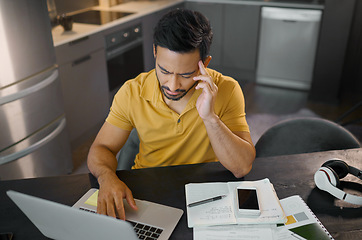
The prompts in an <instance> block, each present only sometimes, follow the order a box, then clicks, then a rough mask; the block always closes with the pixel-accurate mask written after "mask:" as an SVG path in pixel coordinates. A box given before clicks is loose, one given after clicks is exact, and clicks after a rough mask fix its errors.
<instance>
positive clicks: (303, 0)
mask: <svg viewBox="0 0 362 240" xmlns="http://www.w3.org/2000/svg"><path fill="white" fill-rule="evenodd" d="M185 1H188V0H148V1H131V2H126V3H122V4H119V5H117V6H113V7H93V8H91V9H93V10H104V11H118V12H132V13H133V14H131V15H128V16H125V17H123V18H121V19H117V20H114V21H112V22H110V23H106V24H103V25H93V24H83V23H73V28H72V30H71V31H64V30H63V27H62V26H60V25H58V26H56V27H54V28H53V29H52V35H53V43H54V46H55V47H57V46H60V45H63V44H66V43H69V42H72V41H75V40H77V39H80V38H83V37H86V36H89V35H91V34H95V33H98V32H102V31H104V30H107V29H109V28H112V27H115V26H117V25H120V24H122V23H126V22H129V21H132V20H135V19H138V18H140V17H143V16H145V15H147V14H150V13H152V12H156V11H159V10H162V9H165V8H168V7H172V6H173V5H176V4H179V3H182V2H185ZM190 1H193V2H205V3H206V2H207V3H234V4H235V3H240V4H248V5H260V6H275V7H278V6H283V7H299V8H313V9H323V8H324V5H323V3H324V0H190ZM88 10H89V9H88Z"/></svg>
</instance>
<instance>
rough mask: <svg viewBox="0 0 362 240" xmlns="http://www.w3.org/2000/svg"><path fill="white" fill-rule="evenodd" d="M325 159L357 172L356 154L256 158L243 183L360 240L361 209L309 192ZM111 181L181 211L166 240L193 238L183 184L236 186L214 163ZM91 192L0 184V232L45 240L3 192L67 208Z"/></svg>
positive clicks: (62, 182) (361, 154)
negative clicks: (256, 184) (294, 200)
mask: <svg viewBox="0 0 362 240" xmlns="http://www.w3.org/2000/svg"><path fill="white" fill-rule="evenodd" d="M331 158H340V159H342V160H344V161H346V162H347V163H348V164H349V165H351V166H354V167H357V168H359V169H362V149H361V148H359V149H350V150H340V151H328V152H318V153H308V154H298V155H289V156H279V157H269V158H257V159H255V162H254V165H253V169H252V171H251V172H250V173H249V174H248V175H247V176H245V177H244V180H260V179H263V178H269V179H270V181H271V183H273V185H274V188H275V190H276V193H277V195H278V197H279V198H280V199H282V198H285V197H289V196H292V195H300V196H301V197H302V198H303V199H304V201H305V202H306V203H307V204H308V206H309V207H310V208H311V209H312V211H313V212H314V213H315V215H316V216H317V217H318V218H319V220H320V221H321V222H322V223H323V225H324V226H325V227H326V228H327V230H328V231H329V232H330V233H331V234H332V236H333V237H334V238H335V239H348V240H352V239H362V230H361V229H362V207H359V206H355V205H351V204H348V203H345V202H343V201H341V200H336V199H335V198H334V197H333V196H331V195H329V194H328V193H326V192H323V191H320V190H318V189H317V188H316V186H315V183H314V180H313V176H314V173H315V172H316V171H317V169H318V168H319V167H320V166H321V165H322V164H323V163H324V162H325V161H327V160H329V159H331ZM117 175H118V176H119V177H120V178H121V179H122V180H123V181H124V182H125V183H126V184H127V185H128V186H129V187H130V189H131V190H132V192H133V195H134V197H135V198H138V199H144V200H149V201H153V202H157V203H160V204H165V205H169V206H172V207H176V208H180V209H183V210H184V211H185V213H184V215H183V216H182V218H181V220H180V222H179V223H178V225H177V227H176V229H175V230H174V232H173V234H172V236H171V238H170V239H192V237H193V230H192V229H190V228H188V227H187V218H186V206H185V187H184V186H185V184H187V183H200V182H228V181H241V180H242V179H237V178H235V177H234V176H233V175H232V174H231V173H230V172H229V171H228V170H226V169H225V168H224V167H223V166H222V165H221V164H220V163H206V164H195V165H183V166H173V167H162V168H149V169H142V170H132V171H118V172H117ZM341 183H342V186H343V187H346V188H348V189H347V190H348V191H352V192H355V193H357V194H358V195H360V196H361V195H362V193H361V192H362V181H361V180H359V179H357V178H356V177H354V176H352V175H350V174H349V175H347V177H345V178H344V179H342V181H341ZM356 183H357V184H356ZM91 187H98V183H97V181H96V179H95V178H94V177H93V176H92V175H91V174H80V175H69V176H57V177H46V178H34V179H22V180H11V181H0V232H13V233H14V240H20V239H46V238H45V237H44V236H42V234H41V233H40V232H39V231H38V230H37V228H36V227H35V226H34V225H33V224H32V223H31V222H30V221H29V220H28V219H27V218H26V217H25V215H24V214H23V213H22V212H21V211H20V210H19V209H18V208H17V207H16V205H15V204H14V203H13V202H12V201H11V200H10V199H9V198H8V197H7V195H6V191H7V190H9V189H12V190H15V191H19V192H23V193H26V194H30V195H33V196H37V197H41V198H44V199H48V200H51V201H55V202H59V203H62V204H66V205H69V206H72V205H73V204H74V203H75V202H76V201H77V200H78V199H79V198H80V197H81V196H82V195H83V194H84V193H85V192H87V190H88V189H89V188H91ZM356 190H357V191H356Z"/></svg>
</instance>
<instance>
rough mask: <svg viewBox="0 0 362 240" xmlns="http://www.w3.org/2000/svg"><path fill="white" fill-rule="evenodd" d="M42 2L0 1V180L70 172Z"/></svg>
mask: <svg viewBox="0 0 362 240" xmlns="http://www.w3.org/2000/svg"><path fill="white" fill-rule="evenodd" d="M65 125H66V120H65V116H64V111H63V101H62V93H61V90H60V82H59V79H58V70H57V66H56V65H55V52H54V47H53V41H52V35H51V25H50V19H49V16H48V10H47V4H46V0H41V1H40V0H39V1H28V0H14V1H8V0H0V126H1V128H0V180H5V179H18V178H31V177H39V176H51V175H61V174H66V173H69V172H71V170H72V159H71V150H70V144H69V141H68V137H67V134H66V132H65Z"/></svg>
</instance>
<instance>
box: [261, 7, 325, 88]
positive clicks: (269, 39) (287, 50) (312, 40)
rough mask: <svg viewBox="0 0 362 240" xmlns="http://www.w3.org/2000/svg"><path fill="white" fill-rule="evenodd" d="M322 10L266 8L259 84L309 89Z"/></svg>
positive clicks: (262, 22)
mask: <svg viewBox="0 0 362 240" xmlns="http://www.w3.org/2000/svg"><path fill="white" fill-rule="evenodd" d="M321 17H322V11H321V10H315V9H294V8H277V7H263V8H262V10H261V18H262V19H261V27H260V40H259V52H258V60H257V71H256V82H257V84H264V85H269V86H276V87H284V88H291V89H298V90H309V89H310V87H311V83H312V76H313V68H314V61H315V55H316V48H317V41H318V35H319V27H320V21H321Z"/></svg>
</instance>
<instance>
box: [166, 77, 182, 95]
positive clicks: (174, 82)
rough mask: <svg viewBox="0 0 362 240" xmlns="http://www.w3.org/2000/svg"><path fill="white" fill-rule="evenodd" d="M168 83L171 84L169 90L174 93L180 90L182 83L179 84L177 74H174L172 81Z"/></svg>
mask: <svg viewBox="0 0 362 240" xmlns="http://www.w3.org/2000/svg"><path fill="white" fill-rule="evenodd" d="M168 82H169V84H168V88H169V89H170V90H171V91H172V92H174V91H176V90H177V89H179V88H180V82H179V80H178V76H177V74H172V75H171V76H170V79H169V81H168Z"/></svg>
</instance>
